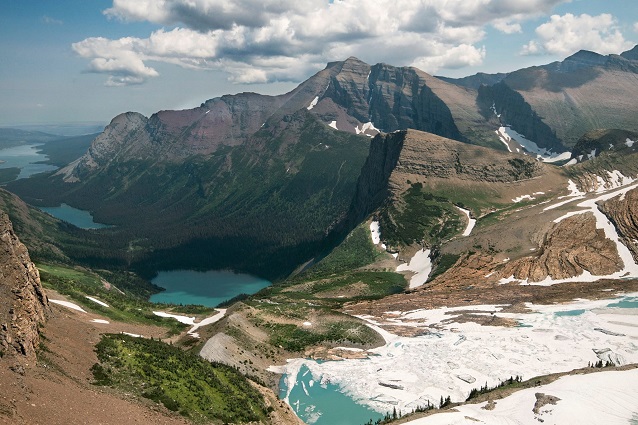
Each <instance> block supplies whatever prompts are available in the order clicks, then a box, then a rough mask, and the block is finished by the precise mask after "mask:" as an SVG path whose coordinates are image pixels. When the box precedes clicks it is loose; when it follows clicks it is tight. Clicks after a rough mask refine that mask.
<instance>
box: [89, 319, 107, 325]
mask: <svg viewBox="0 0 638 425" xmlns="http://www.w3.org/2000/svg"><path fill="white" fill-rule="evenodd" d="M91 322H92V323H102V324H105V325H108V324H109V321H108V320H104V319H93V320H91Z"/></svg>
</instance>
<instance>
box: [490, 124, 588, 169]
mask: <svg viewBox="0 0 638 425" xmlns="http://www.w3.org/2000/svg"><path fill="white" fill-rule="evenodd" d="M496 134H497V135H498V138H499V139H500V141H501V142H502V143H503V144H504V145H505V146H507V150H508V151H509V152H512V146H513V147H514V148H516V151H517V152H520V148H524V149H525V151H527V152H529V153H531V154H532V155H535V156H536V159H538V160H539V161H543V162H558V161H566V160H568V159H570V158H571V157H572V154H571V152H561V153H554V152H552V151H551V150H548V149H545V148H541V147H539V146H538V145H537V144H536V143H534V142H532V141H531V140H529V139H527V138H526V137H525V136H523V135H522V134H520V133H518V132H516V131H514V130H512V129H511V128H510V127H499V129H498V130H496ZM594 155H595V153H594Z"/></svg>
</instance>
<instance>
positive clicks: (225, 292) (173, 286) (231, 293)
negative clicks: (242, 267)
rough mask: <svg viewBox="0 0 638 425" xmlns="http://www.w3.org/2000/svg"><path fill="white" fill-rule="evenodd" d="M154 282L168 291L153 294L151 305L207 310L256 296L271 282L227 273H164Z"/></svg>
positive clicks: (213, 271) (245, 275)
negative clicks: (195, 307) (238, 298)
mask: <svg viewBox="0 0 638 425" xmlns="http://www.w3.org/2000/svg"><path fill="white" fill-rule="evenodd" d="M151 282H153V284H155V285H157V286H159V287H161V288H165V289H166V290H165V291H162V292H160V293H159V294H154V295H151V298H150V300H151V302H154V303H171V304H184V305H186V304H199V305H204V306H207V307H216V306H217V305H218V304H219V303H221V302H224V301H228V300H229V299H231V298H233V297H236V296H237V295H240V294H254V293H255V292H258V291H259V290H260V289H263V288H265V287H267V286H270V285H271V282H270V281H268V280H265V279H261V278H259V277H255V276H251V275H249V274H242V273H234V272H232V271H228V270H209V271H206V272H200V271H195V270H171V271H161V272H159V273H158V275H157V276H156V277H155V278H154V279H153V280H152V281H151Z"/></svg>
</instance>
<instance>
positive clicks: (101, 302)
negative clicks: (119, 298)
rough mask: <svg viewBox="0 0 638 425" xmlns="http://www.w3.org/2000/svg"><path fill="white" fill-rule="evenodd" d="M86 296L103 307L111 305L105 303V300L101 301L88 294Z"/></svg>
mask: <svg viewBox="0 0 638 425" xmlns="http://www.w3.org/2000/svg"><path fill="white" fill-rule="evenodd" d="M86 297H87V298H88V299H90V300H91V301H93V302H94V303H96V304H99V305H101V306H102V307H108V306H109V305H108V304H107V303H105V302H104V301H100V300H98V299H97V298H93V297H89V296H88V295H86Z"/></svg>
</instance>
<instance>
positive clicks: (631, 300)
mask: <svg viewBox="0 0 638 425" xmlns="http://www.w3.org/2000/svg"><path fill="white" fill-rule="evenodd" d="M607 307H618V308H638V297H626V298H623V299H622V300H620V301H618V302H617V303H612V304H608V305H607Z"/></svg>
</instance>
